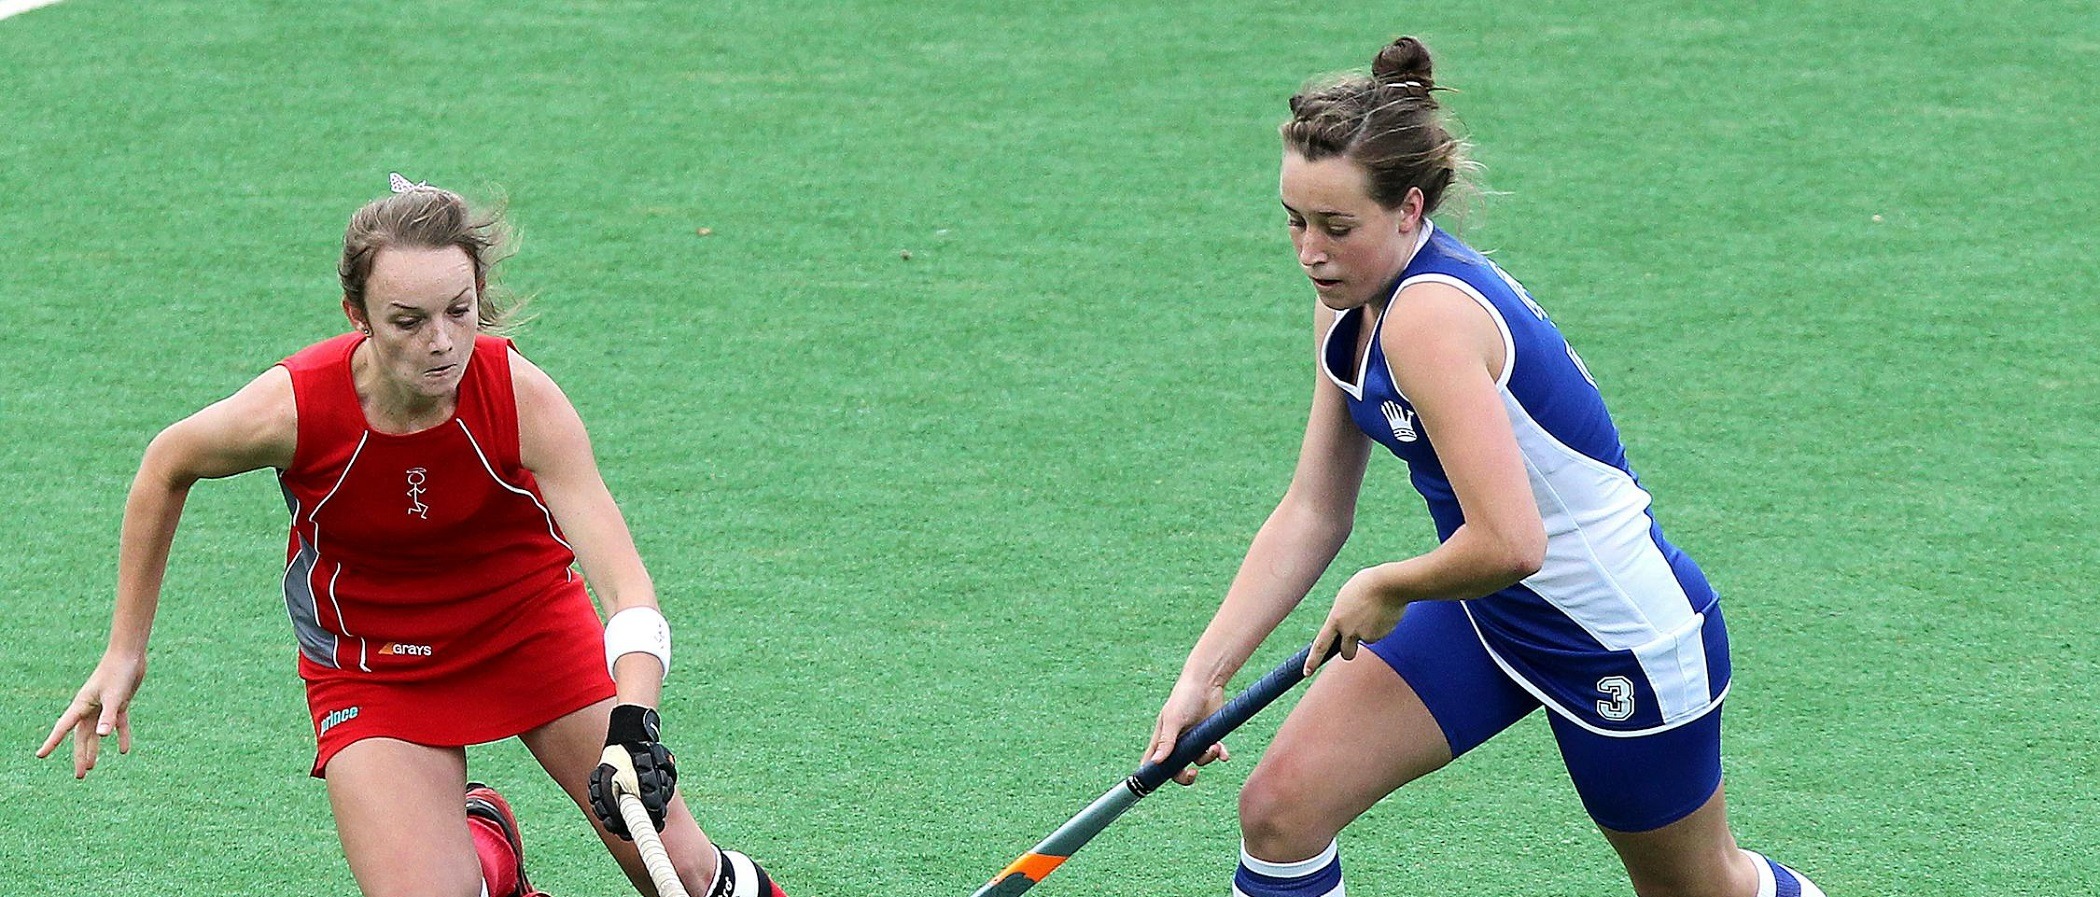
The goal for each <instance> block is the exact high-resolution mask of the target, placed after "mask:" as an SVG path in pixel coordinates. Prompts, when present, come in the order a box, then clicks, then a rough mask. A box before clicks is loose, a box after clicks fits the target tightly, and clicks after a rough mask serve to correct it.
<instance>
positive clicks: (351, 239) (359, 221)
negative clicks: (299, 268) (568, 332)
mask: <svg viewBox="0 0 2100 897" xmlns="http://www.w3.org/2000/svg"><path fill="white" fill-rule="evenodd" d="M401 183H402V185H405V186H402V187H401V188H400V189H399V192H396V193H393V194H390V195H387V196H382V197H380V198H378V199H375V200H372V201H371V202H368V203H365V204H364V207H363V208H360V209H358V210H357V211H356V212H355V213H354V214H352V215H351V216H350V226H349V227H347V228H345V229H344V230H343V258H342V261H340V262H338V263H337V264H336V276H337V277H338V278H340V279H341V280H342V282H343V299H344V301H346V302H350V303H352V304H355V305H356V306H357V307H358V308H360V309H362V308H364V307H365V285H366V283H367V282H368V281H370V280H371V278H372V263H373V261H374V260H376V259H377V258H378V257H379V251H380V250H382V249H385V248H387V247H389V246H400V247H405V248H413V249H443V248H445V247H448V246H455V247H458V248H459V249H460V251H462V252H465V253H466V254H467V258H468V259H471V260H472V261H473V262H474V287H475V292H476V293H478V294H479V296H480V299H479V303H478V305H479V309H480V311H479V315H480V326H481V329H482V330H483V331H486V332H489V333H496V334H502V333H506V332H508V331H509V330H510V329H512V328H514V327H516V326H517V325H518V324H520V323H523V322H522V320H520V319H519V316H518V312H519V310H520V309H522V308H524V306H525V301H524V299H522V298H520V297H517V296H514V295H512V294H511V293H510V292H509V291H508V290H505V289H503V288H502V287H500V286H497V285H495V284H492V283H490V282H489V274H490V271H491V269H493V268H495V267H496V264H497V263H498V262H501V261H503V260H504V259H506V258H509V257H510V254H511V251H512V247H513V244H514V243H515V241H516V235H515V233H514V232H513V231H512V230H511V227H510V225H509V223H508V222H506V221H505V220H504V218H503V209H502V207H501V206H500V204H499V205H498V206H496V207H494V208H491V209H487V210H484V211H476V210H475V209H473V208H471V207H469V206H468V205H467V201H466V198H465V197H462V196H460V195H459V194H457V193H454V192H452V191H450V190H446V189H443V188H439V187H432V186H430V185H428V184H413V185H409V184H406V182H405V181H404V182H401Z"/></svg>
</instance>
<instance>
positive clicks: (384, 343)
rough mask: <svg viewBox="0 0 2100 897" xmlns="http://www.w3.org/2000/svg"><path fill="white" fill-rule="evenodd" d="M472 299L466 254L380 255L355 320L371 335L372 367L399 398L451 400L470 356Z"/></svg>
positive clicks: (395, 251)
mask: <svg viewBox="0 0 2100 897" xmlns="http://www.w3.org/2000/svg"><path fill="white" fill-rule="evenodd" d="M479 300H480V296H479V294H478V292H477V291H476V289H475V284H474V262H473V260H472V259H469V258H468V257H467V253H466V251H465V250H462V249H460V248H459V247H456V246H447V247H445V248H443V249H406V248H399V247H388V248H386V249H382V250H380V251H379V257H378V258H375V259H373V260H372V276H371V278H370V279H369V280H367V281H366V283H365V309H364V312H365V313H364V315H363V318H362V320H363V321H364V322H365V323H367V324H368V325H369V327H370V328H371V332H372V341H371V342H372V359H373V361H375V362H376V363H377V364H378V366H379V369H380V370H381V371H384V372H385V375H386V378H387V380H389V381H391V382H392V383H394V384H395V385H396V386H398V387H400V388H401V390H402V391H403V392H405V393H408V394H410V395H421V396H429V397H433V398H436V397H443V396H449V395H451V394H452V393H453V391H454V390H456V389H458V388H459V381H460V379H461V378H462V377H465V376H466V373H467V360H468V359H469V358H472V357H473V355H474V334H475V332H476V330H477V329H478V327H479V319H478V312H479V308H478V305H479ZM355 316H356V315H355V313H354V311H353V317H355Z"/></svg>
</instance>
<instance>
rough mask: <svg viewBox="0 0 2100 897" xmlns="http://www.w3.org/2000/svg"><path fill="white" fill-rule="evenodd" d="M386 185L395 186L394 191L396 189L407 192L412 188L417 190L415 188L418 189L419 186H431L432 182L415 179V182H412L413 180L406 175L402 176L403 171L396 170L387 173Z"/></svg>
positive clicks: (399, 191) (396, 191) (397, 191)
mask: <svg viewBox="0 0 2100 897" xmlns="http://www.w3.org/2000/svg"><path fill="white" fill-rule="evenodd" d="M386 185H387V186H388V187H391V188H393V191H394V192H395V193H407V192H408V191H410V190H415V189H417V188H422V187H429V186H430V182H429V181H414V182H411V181H410V180H409V179H407V178H405V177H402V176H401V172H398V171H395V172H389V173H388V174H387V176H386Z"/></svg>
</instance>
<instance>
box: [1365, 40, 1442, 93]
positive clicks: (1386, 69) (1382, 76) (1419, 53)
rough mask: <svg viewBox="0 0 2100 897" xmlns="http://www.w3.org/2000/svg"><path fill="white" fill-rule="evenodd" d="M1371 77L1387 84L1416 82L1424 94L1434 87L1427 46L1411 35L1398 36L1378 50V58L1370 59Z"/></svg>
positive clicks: (1434, 82) (1434, 80)
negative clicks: (1398, 37)
mask: <svg viewBox="0 0 2100 897" xmlns="http://www.w3.org/2000/svg"><path fill="white" fill-rule="evenodd" d="M1371 77H1373V78H1375V79H1377V80H1378V82H1379V83H1381V84H1388V85H1399V84H1404V83H1406V82H1408V81H1414V82H1418V83H1419V84H1420V85H1421V88H1420V89H1421V91H1422V93H1424V94H1427V93H1428V92H1429V91H1430V90H1431V89H1433V88H1435V87H1436V79H1435V78H1433V77H1431V76H1430V61H1429V48H1428V47H1425V46H1423V45H1422V42H1421V41H1419V40H1416V39H1414V38H1412V37H1403V38H1400V39H1399V40H1396V41H1393V42H1392V43H1390V44H1387V45H1386V46H1385V48H1384V49H1382V50H1379V51H1378V58H1377V59H1374V60H1372V61H1371Z"/></svg>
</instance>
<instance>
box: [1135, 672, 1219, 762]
mask: <svg viewBox="0 0 2100 897" xmlns="http://www.w3.org/2000/svg"><path fill="white" fill-rule="evenodd" d="M1223 706H1225V689H1224V687H1223V686H1218V685H1210V684H1208V683H1205V682H1202V681H1198V680H1193V679H1190V678H1188V677H1186V676H1184V677H1182V678H1181V679H1180V680H1179V681H1176V682H1175V683H1174V691H1173V693H1171V694H1169V695H1167V703H1166V706H1164V707H1161V708H1160V710H1159V721H1158V722H1157V723H1156V724H1154V725H1153V727H1152V747H1151V749H1150V750H1148V751H1146V752H1145V762H1147V763H1163V762H1166V759H1167V755H1169V754H1172V753H1173V752H1174V742H1175V741H1176V740H1178V739H1180V738H1181V733H1183V732H1186V731H1188V730H1189V729H1191V728H1193V727H1194V726H1195V725H1196V724H1197V723H1200V722H1202V721H1203V720H1204V718H1206V717H1208V716H1210V715H1211V714H1213V713H1216V712H1217V711H1218V708H1219V707H1223ZM1230 759H1232V752H1231V751H1228V750H1226V749H1225V745H1224V743H1223V742H1220V743H1218V744H1214V745H1211V746H1210V749H1208V750H1206V751H1204V752H1203V753H1202V754H1201V755H1200V756H1198V757H1197V758H1196V762H1195V763H1193V764H1191V765H1190V766H1189V767H1188V768H1187V769H1184V770H1182V771H1180V772H1177V773H1175V774H1174V781H1176V782H1179V783H1181V784H1183V785H1193V784H1195V783H1196V767H1198V766H1202V765H1204V764H1206V763H1209V762H1210V761H1212V760H1230Z"/></svg>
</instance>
